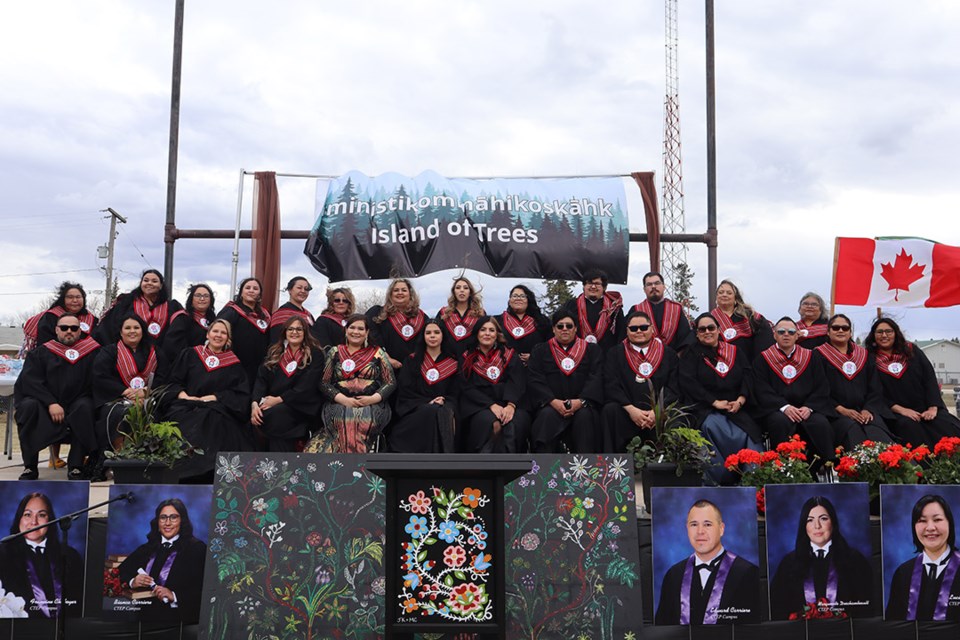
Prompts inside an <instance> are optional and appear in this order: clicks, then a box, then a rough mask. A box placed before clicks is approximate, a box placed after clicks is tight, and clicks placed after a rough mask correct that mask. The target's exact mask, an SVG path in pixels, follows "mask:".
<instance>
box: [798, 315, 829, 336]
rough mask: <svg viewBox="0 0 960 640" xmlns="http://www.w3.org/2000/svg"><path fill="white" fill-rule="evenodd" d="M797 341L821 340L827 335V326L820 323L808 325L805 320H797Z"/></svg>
mask: <svg viewBox="0 0 960 640" xmlns="http://www.w3.org/2000/svg"><path fill="white" fill-rule="evenodd" d="M797 329H798V331H797V340H798V341H799V340H807V339H809V338H820V337H822V336H825V335H827V325H826V324H824V323H822V322H818V323H815V324H807V323H805V322H804V321H803V320H797Z"/></svg>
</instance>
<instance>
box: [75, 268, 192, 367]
mask: <svg viewBox="0 0 960 640" xmlns="http://www.w3.org/2000/svg"><path fill="white" fill-rule="evenodd" d="M182 309H183V307H182V306H180V303H179V302H177V301H176V300H173V299H171V298H168V296H167V288H166V287H165V286H164V283H163V274H161V273H160V272H159V271H157V270H156V269H147V270H146V271H144V272H143V273H142V274H141V276H140V284H139V285H138V286H137V288H136V289H134V290H133V291H131V292H130V293H124V294H120V297H118V298H117V300H116V302H114V303H113V306H112V307H110V309H108V310H107V312H106V313H105V314H103V318H101V320H100V324H99V325H98V326H97V328H96V330H95V331H94V333H93V337H94V339H96V341H97V342H99V343H100V344H110V343H111V342H113V341H114V339H115V338H116V336H118V335H120V325H121V324H122V323H123V319H124V318H126V317H127V316H128V315H130V314H131V313H135V314H137V315H138V316H140V317H141V318H142V319H143V321H144V322H145V323H147V333H148V334H149V335H150V337H151V338H152V339H153V343H154V344H155V345H156V346H157V348H159V349H161V350H162V349H163V341H164V338H165V336H166V335H167V330H168V329H169V328H170V319H171V318H173V315H174V314H175V313H176V312H177V311H181V310H182Z"/></svg>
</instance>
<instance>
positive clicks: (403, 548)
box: [366, 454, 533, 640]
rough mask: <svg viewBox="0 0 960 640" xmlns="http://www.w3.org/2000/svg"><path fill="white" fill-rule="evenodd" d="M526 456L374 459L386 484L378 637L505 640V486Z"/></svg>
mask: <svg viewBox="0 0 960 640" xmlns="http://www.w3.org/2000/svg"><path fill="white" fill-rule="evenodd" d="M532 462H533V458H532V457H531V456H527V455H475V454H471V455H437V454H430V455H424V454H416V455H411V454H380V455H373V456H369V457H368V458H367V464H366V468H367V470H368V471H370V472H371V473H375V474H377V475H379V476H381V477H383V478H384V479H385V480H386V485H387V486H386V510H385V512H386V544H385V549H384V557H383V565H384V570H385V574H386V593H385V596H384V598H385V600H384V601H385V606H386V614H385V636H386V638H388V639H390V638H402V637H413V634H416V633H476V634H480V635H481V636H483V637H489V638H499V639H501V640H505V638H506V602H505V588H504V584H503V582H504V575H505V574H504V553H505V549H504V513H503V495H504V487H505V485H506V484H507V483H508V482H510V481H511V480H514V479H516V478H518V477H520V476H522V475H523V474H525V473H527V472H529V471H530V469H531V467H532Z"/></svg>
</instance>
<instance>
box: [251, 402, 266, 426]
mask: <svg viewBox="0 0 960 640" xmlns="http://www.w3.org/2000/svg"><path fill="white" fill-rule="evenodd" d="M250 422H252V423H253V424H255V425H257V426H258V427H259V426H262V425H263V410H262V409H261V408H260V403H259V402H251V403H250Z"/></svg>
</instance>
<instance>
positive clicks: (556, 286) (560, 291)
mask: <svg viewBox="0 0 960 640" xmlns="http://www.w3.org/2000/svg"><path fill="white" fill-rule="evenodd" d="M543 285H544V286H545V287H546V289H547V292H546V293H545V294H544V295H543V299H542V300H541V301H540V308H541V309H542V310H543V313H544V314H545V315H546V316H547V317H548V318H549V317H550V316H551V315H553V313H554V312H555V311H558V310H559V309H560V307H562V306H563V305H565V304H566V303H567V302H569V301H570V300H573V299H574V298H576V297H577V296H576V294H575V293H574V292H573V286H572V285H571V284H570V282H568V281H567V280H544V281H543Z"/></svg>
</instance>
